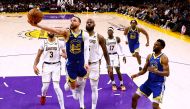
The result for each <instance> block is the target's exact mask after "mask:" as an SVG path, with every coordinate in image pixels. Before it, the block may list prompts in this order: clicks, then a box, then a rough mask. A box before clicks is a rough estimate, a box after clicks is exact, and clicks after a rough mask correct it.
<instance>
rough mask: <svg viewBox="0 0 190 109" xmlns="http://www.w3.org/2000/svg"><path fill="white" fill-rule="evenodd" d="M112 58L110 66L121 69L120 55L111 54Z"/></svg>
mask: <svg viewBox="0 0 190 109" xmlns="http://www.w3.org/2000/svg"><path fill="white" fill-rule="evenodd" d="M109 56H110V64H111V66H112V67H119V66H120V63H119V55H118V54H113V55H112V54H111V55H109Z"/></svg>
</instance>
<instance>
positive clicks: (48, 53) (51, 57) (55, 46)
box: [40, 38, 64, 62]
mask: <svg viewBox="0 0 190 109" xmlns="http://www.w3.org/2000/svg"><path fill="white" fill-rule="evenodd" d="M40 49H41V50H43V61H44V62H59V61H60V59H61V56H60V50H62V49H64V46H63V44H61V43H60V41H59V40H58V39H57V38H56V40H55V41H54V42H49V41H48V39H45V40H44V41H43V42H42V44H41V47H40Z"/></svg>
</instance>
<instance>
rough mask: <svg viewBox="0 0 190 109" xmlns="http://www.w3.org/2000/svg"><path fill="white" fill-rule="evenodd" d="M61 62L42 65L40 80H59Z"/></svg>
mask: <svg viewBox="0 0 190 109" xmlns="http://www.w3.org/2000/svg"><path fill="white" fill-rule="evenodd" d="M60 77H61V63H60V62H59V63H56V64H45V63H43V65H42V82H50V81H51V79H52V81H58V82H59V81H60Z"/></svg>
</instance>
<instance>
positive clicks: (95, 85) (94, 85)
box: [90, 79, 99, 109]
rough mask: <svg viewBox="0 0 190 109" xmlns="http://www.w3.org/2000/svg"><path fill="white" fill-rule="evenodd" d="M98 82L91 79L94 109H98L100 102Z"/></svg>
mask: <svg viewBox="0 0 190 109" xmlns="http://www.w3.org/2000/svg"><path fill="white" fill-rule="evenodd" d="M98 82H99V80H92V79H90V84H91V90H92V109H96V105H97V101H98Z"/></svg>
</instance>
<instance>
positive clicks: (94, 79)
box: [86, 19, 113, 109]
mask: <svg viewBox="0 0 190 109" xmlns="http://www.w3.org/2000/svg"><path fill="white" fill-rule="evenodd" d="M94 27H95V21H94V20H93V19H88V20H87V22H86V30H87V32H88V34H89V36H90V37H89V42H90V44H89V45H90V47H89V48H90V49H89V50H90V57H89V65H90V73H89V79H90V85H91V90H92V109H96V105H97V100H98V82H99V77H100V54H99V49H102V51H103V54H104V57H105V60H106V63H107V68H108V74H109V75H113V72H112V67H111V66H110V58H109V55H108V52H107V48H106V40H105V39H104V37H103V36H102V35H100V34H98V33H97V32H95V31H94ZM100 47H101V48H100Z"/></svg>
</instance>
